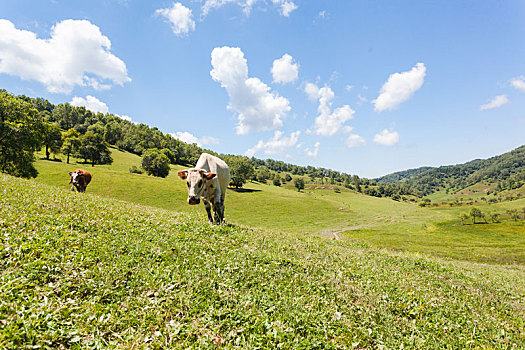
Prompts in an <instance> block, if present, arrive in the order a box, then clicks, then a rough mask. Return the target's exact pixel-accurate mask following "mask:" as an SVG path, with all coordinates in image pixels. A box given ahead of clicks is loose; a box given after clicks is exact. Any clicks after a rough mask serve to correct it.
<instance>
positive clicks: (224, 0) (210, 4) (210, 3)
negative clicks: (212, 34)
mask: <svg viewBox="0 0 525 350" xmlns="http://www.w3.org/2000/svg"><path fill="white" fill-rule="evenodd" d="M257 3H259V5H260V6H261V7H262V8H265V7H266V5H267V4H268V2H267V1H266V0H204V4H203V5H202V16H203V17H205V16H207V15H208V14H209V13H210V11H212V10H216V9H219V8H221V7H223V6H225V5H227V4H234V5H237V6H239V7H241V8H242V12H243V13H244V14H245V15H246V16H249V15H250V13H251V11H252V8H253V6H254V5H255V4H257ZM272 3H273V4H274V5H277V6H279V12H280V13H281V15H283V16H285V17H289V16H290V13H291V12H292V11H294V10H296V9H297V5H296V4H295V3H294V2H293V1H290V0H272Z"/></svg>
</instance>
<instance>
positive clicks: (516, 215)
mask: <svg viewBox="0 0 525 350" xmlns="http://www.w3.org/2000/svg"><path fill="white" fill-rule="evenodd" d="M507 214H508V215H509V216H510V218H511V219H512V220H514V221H518V219H519V218H520V213H519V212H518V211H517V210H516V209H510V210H507Z"/></svg>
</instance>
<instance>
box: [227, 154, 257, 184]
mask: <svg viewBox="0 0 525 350" xmlns="http://www.w3.org/2000/svg"><path fill="white" fill-rule="evenodd" d="M225 161H226V163H227V164H228V166H229V167H230V175H231V180H230V185H231V186H235V188H239V187H242V186H243V185H244V184H245V183H246V181H248V180H249V179H251V178H252V177H253V174H254V172H255V169H254V168H253V165H252V163H251V161H250V158H248V157H239V156H227V157H225Z"/></svg>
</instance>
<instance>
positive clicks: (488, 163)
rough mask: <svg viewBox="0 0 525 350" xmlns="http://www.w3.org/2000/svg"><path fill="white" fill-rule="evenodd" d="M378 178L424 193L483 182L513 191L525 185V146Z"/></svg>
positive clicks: (492, 186) (496, 187) (379, 180)
mask: <svg viewBox="0 0 525 350" xmlns="http://www.w3.org/2000/svg"><path fill="white" fill-rule="evenodd" d="M376 181H378V182H384V183H404V184H407V185H409V186H410V187H411V188H412V189H413V190H415V191H419V192H421V193H423V194H424V195H429V194H431V193H434V192H437V191H439V190H452V191H459V190H461V189H464V188H466V187H469V186H472V185H475V184H478V183H481V182H483V183H484V184H487V185H489V186H490V188H491V189H492V190H496V191H500V190H505V189H507V190H512V189H516V188H520V187H521V186H523V185H524V184H525V145H524V146H520V147H518V148H516V149H515V150H512V151H510V152H507V153H504V154H502V155H498V156H494V157H491V158H488V159H476V160H472V161H470V162H467V163H464V164H457V165H447V166H441V167H438V168H429V167H421V168H417V169H410V170H405V171H400V172H396V173H393V174H389V175H385V176H383V177H380V178H377V179H376Z"/></svg>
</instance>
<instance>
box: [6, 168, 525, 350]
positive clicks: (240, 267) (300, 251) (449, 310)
mask: <svg viewBox="0 0 525 350" xmlns="http://www.w3.org/2000/svg"><path fill="white" fill-rule="evenodd" d="M0 193H2V195H1V196H0V233H1V234H0V348H20V347H25V348H30V347H31V348H32V347H49V348H60V347H73V348H84V347H110V348H117V347H118V348H145V347H148V348H161V347H174V348H188V347H216V346H217V345H218V344H221V345H225V346H227V347H234V346H238V347H240V348H261V347H263V348H277V347H281V348H313V347H317V348H360V349H364V348H368V349H372V348H382V347H387V348H401V347H405V348H406V347H409V348H424V349H443V348H482V347H483V348H495V349H507V348H521V347H524V346H525V328H524V327H525V322H524V320H525V310H524V307H523V305H525V282H524V281H525V271H524V270H523V269H521V268H509V267H506V268H500V267H491V268H487V266H485V265H478V264H470V263H454V262H451V261H440V260H438V259H429V258H425V257H422V256H419V255H417V254H402V253H391V252H388V251H383V250H378V249H374V248H368V247H366V245H363V244H361V243H351V242H348V241H342V240H331V239H326V238H323V237H320V236H312V235H305V234H293V233H291V234H287V233H280V232H275V231H266V230H252V229H243V228H241V227H237V226H211V225H209V224H207V223H206V222H205V220H203V217H202V216H201V215H197V216H196V215H193V214H177V213H175V212H172V211H167V210H162V209H157V208H152V207H147V206H140V205H136V204H132V203H129V202H123V201H118V200H114V199H105V198H102V197H99V196H96V195H93V194H90V193H86V194H79V193H69V192H67V191H64V190H62V189H60V188H57V187H53V186H48V185H45V184H41V183H38V182H35V181H26V180H21V179H16V178H12V177H9V176H5V175H0Z"/></svg>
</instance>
